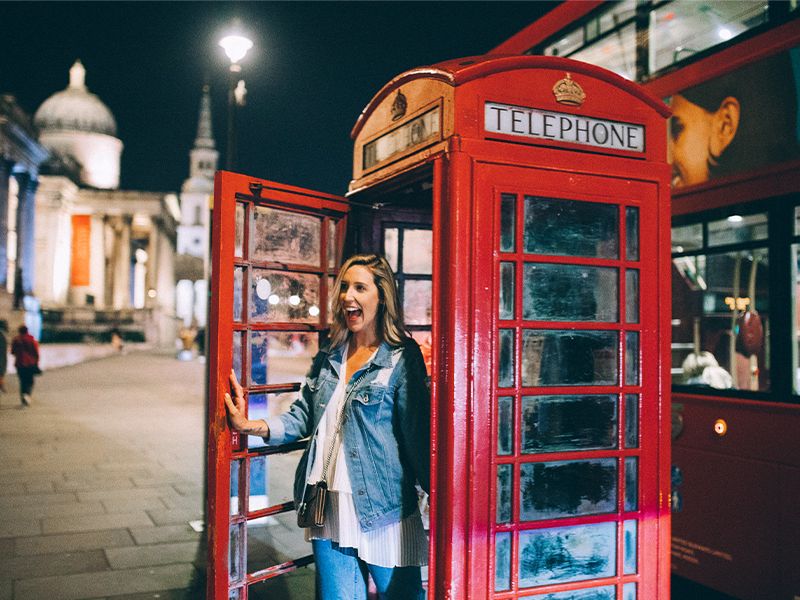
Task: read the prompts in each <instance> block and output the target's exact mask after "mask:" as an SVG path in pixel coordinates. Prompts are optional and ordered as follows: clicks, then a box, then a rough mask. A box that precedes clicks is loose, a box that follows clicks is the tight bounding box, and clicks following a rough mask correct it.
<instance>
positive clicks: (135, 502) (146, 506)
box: [101, 496, 170, 513]
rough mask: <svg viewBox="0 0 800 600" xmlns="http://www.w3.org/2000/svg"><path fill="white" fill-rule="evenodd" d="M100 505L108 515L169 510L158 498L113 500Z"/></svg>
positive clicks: (104, 501) (168, 506)
mask: <svg viewBox="0 0 800 600" xmlns="http://www.w3.org/2000/svg"><path fill="white" fill-rule="evenodd" d="M101 504H102V505H103V507H105V511H106V512H108V513H120V512H130V511H136V510H155V509H158V510H163V509H164V508H170V505H169V504H167V503H166V502H165V501H164V500H163V499H162V498H159V497H158V496H153V497H151V498H114V499H113V500H103V501H102V502H101Z"/></svg>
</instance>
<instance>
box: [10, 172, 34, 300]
mask: <svg viewBox="0 0 800 600" xmlns="http://www.w3.org/2000/svg"><path fill="white" fill-rule="evenodd" d="M14 178H15V179H16V180H17V184H18V186H19V192H18V193H17V198H18V204H17V269H16V275H15V282H14V306H15V307H16V308H19V307H20V306H21V305H22V298H23V297H24V296H31V295H33V282H34V266H35V264H36V238H35V234H36V231H35V224H36V188H37V187H38V185H39V182H38V181H36V180H35V179H33V178H32V177H31V176H30V174H29V173H15V174H14Z"/></svg>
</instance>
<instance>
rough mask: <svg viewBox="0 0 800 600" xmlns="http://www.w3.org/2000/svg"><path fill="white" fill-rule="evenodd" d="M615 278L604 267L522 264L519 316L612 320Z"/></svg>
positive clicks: (615, 311) (614, 273)
mask: <svg viewBox="0 0 800 600" xmlns="http://www.w3.org/2000/svg"><path fill="white" fill-rule="evenodd" d="M617 279H618V275H617V269H613V268H608V267H587V266H584V265H558V264H550V263H525V273H524V280H523V286H524V289H523V294H522V295H523V298H522V316H523V318H525V319H529V320H532V321H601V322H613V321H616V320H617V318H618V309H617V307H618V305H619V295H618V293H617ZM501 297H502V296H501ZM501 318H502V317H501Z"/></svg>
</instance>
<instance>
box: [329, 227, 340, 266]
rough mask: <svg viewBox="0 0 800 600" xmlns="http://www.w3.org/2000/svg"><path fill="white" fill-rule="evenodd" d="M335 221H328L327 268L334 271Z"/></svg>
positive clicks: (335, 253)
mask: <svg viewBox="0 0 800 600" xmlns="http://www.w3.org/2000/svg"><path fill="white" fill-rule="evenodd" d="M337 246H338V244H337V243H336V221H334V220H333V219H328V268H329V269H335V268H336V265H337V264H338V259H339V257H338V256H337V254H338V253H337V252H336V248H337Z"/></svg>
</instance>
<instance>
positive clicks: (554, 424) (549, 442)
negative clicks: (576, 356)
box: [522, 394, 617, 454]
mask: <svg viewBox="0 0 800 600" xmlns="http://www.w3.org/2000/svg"><path fill="white" fill-rule="evenodd" d="M616 445H617V396H616V395H615V394H604V395H591V396H588V395H581V396H523V397H522V452H523V453H524V454H539V453H544V452H566V451H569V450H601V449H609V448H615V447H616Z"/></svg>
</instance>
